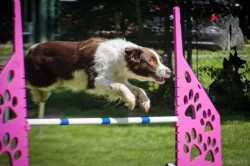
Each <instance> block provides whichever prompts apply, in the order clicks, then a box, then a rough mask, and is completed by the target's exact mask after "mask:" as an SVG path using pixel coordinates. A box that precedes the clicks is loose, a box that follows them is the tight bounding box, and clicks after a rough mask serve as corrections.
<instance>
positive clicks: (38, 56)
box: [25, 38, 107, 88]
mask: <svg viewBox="0 0 250 166" xmlns="http://www.w3.org/2000/svg"><path fill="white" fill-rule="evenodd" d="M105 40H107V39H104V38H92V39H89V40H86V41H83V42H62V41H51V42H44V43H41V44H39V45H38V46H37V47H36V48H34V50H30V52H29V54H28V56H27V57H25V74H26V80H27V81H29V83H30V84H32V85H33V86H36V87H47V86H50V85H51V84H53V83H54V82H55V81H56V80H57V78H61V79H64V80H70V79H73V75H72V73H73V72H74V71H76V70H81V69H83V70H84V71H85V72H86V73H87V75H88V88H94V78H95V77H96V76H97V73H96V72H95V71H94V69H93V68H92V66H93V65H94V61H93V60H94V54H95V51H96V48H97V47H98V44H99V43H100V42H103V41H105Z"/></svg>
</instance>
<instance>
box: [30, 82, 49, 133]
mask: <svg viewBox="0 0 250 166" xmlns="http://www.w3.org/2000/svg"><path fill="white" fill-rule="evenodd" d="M28 88H29V90H30V93H31V99H32V101H33V102H34V103H36V104H38V105H39V109H38V118H39V119H43V118H44V114H45V102H46V101H47V99H48V98H49V96H50V95H51V92H50V91H43V90H40V89H39V88H37V87H33V86H28ZM41 131H42V127H41V126H40V127H39V129H38V133H39V134H40V133H41Z"/></svg>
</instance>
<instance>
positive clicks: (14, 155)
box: [0, 133, 21, 165]
mask: <svg viewBox="0 0 250 166" xmlns="http://www.w3.org/2000/svg"><path fill="white" fill-rule="evenodd" d="M1 139H2V141H0V151H1V149H2V148H4V147H5V148H8V149H10V150H11V151H10V152H3V153H2V154H1V155H0V159H1V160H0V161H1V163H0V164H3V165H11V164H10V163H11V161H15V160H18V159H20V157H21V151H20V150H18V149H17V146H18V139H17V138H16V137H14V138H11V137H10V134H9V133H5V134H4V136H3V138H1ZM1 143H2V144H1Z"/></svg>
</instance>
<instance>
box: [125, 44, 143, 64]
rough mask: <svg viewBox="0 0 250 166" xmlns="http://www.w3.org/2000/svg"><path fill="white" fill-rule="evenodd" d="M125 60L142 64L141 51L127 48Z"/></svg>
mask: <svg viewBox="0 0 250 166" xmlns="http://www.w3.org/2000/svg"><path fill="white" fill-rule="evenodd" d="M125 58H126V59H127V60H129V61H133V62H140V60H141V49H140V48H138V47H126V48H125Z"/></svg>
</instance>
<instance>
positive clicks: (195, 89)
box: [0, 0, 222, 166]
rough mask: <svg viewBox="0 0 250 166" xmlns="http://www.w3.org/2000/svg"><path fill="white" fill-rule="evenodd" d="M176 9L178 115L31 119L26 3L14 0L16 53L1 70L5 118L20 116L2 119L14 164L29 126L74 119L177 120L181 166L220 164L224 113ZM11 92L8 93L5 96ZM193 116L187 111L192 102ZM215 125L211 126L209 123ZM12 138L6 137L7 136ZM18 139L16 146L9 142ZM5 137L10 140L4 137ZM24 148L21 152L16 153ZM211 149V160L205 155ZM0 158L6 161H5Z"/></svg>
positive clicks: (2, 147) (23, 160)
mask: <svg viewBox="0 0 250 166" xmlns="http://www.w3.org/2000/svg"><path fill="white" fill-rule="evenodd" d="M173 12H174V50H175V51H174V53H175V76H176V79H175V80H176V82H175V106H176V108H175V115H176V116H173V117H133V118H131V117H128V118H77V119H67V118H61V119H27V118H26V117H27V109H26V94H25V80H24V77H25V75H24V60H23V59H24V58H23V55H24V52H23V39H22V21H21V6H20V1H19V0H14V13H15V14H14V53H13V55H12V57H11V59H10V60H9V61H8V62H7V64H6V65H5V67H4V69H3V70H2V72H1V73H0V83H1V86H0V97H1V99H2V101H1V102H0V119H3V117H4V114H5V111H6V110H9V111H12V113H13V114H14V115H15V118H13V119H11V120H9V121H7V122H6V123H5V122H4V121H2V120H0V155H1V154H2V153H4V152H7V153H8V154H9V156H10V160H11V164H12V166H28V165H29V158H28V156H29V155H28V138H27V135H28V130H29V129H30V127H31V126H32V125H70V124H116V123H121V124H131V123H142V124H143V123H175V129H176V134H175V135H176V146H175V147H176V150H175V151H176V158H175V159H176V161H175V165H177V166H221V165H222V147H221V133H220V116H219V114H218V113H217V111H216V109H215V107H214V106H213V104H212V102H211V101H210V99H209V98H208V96H207V94H206V92H205V91H204V89H203V88H202V86H201V84H200V83H199V81H198V79H197V78H196V77H195V75H194V73H193V72H192V70H191V68H190V67H189V65H188V64H187V62H186V60H185V58H184V56H183V48H182V35H181V25H180V10H179V7H175V8H174V9H173ZM6 93H8V94H9V98H5V95H4V94H6ZM190 106H191V108H192V113H193V116H192V117H189V116H186V115H185V112H186V110H187V108H188V107H190ZM207 125H209V126H210V127H211V131H206V130H205V128H206V126H207ZM6 137H7V138H8V139H7V143H6V141H5V140H4V138H6ZM14 139H16V140H17V145H16V148H15V149H12V148H11V146H10V142H12V140H14ZM4 141H5V142H4ZM193 146H195V147H196V148H197V149H198V151H199V152H200V153H199V156H198V157H196V158H195V159H194V160H192V161H191V160H190V156H191V148H192V147H193ZM16 153H19V154H20V155H19V157H18V158H14V155H15V154H16ZM207 153H210V154H211V156H212V161H207V160H206V159H205V157H206V154H207ZM0 164H1V163H0Z"/></svg>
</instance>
